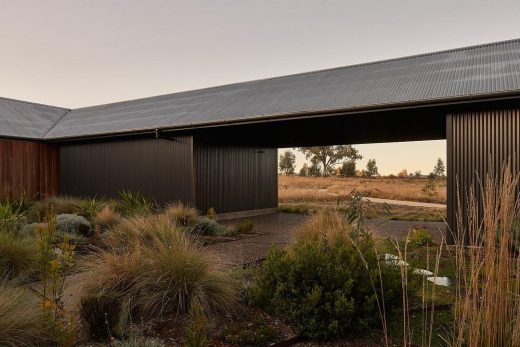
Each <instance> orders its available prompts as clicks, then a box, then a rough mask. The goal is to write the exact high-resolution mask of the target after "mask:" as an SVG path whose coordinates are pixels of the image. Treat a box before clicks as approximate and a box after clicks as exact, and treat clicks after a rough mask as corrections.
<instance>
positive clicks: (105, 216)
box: [94, 205, 121, 230]
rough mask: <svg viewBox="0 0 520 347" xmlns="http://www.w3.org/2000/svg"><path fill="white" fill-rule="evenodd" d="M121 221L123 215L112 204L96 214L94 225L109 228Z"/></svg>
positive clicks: (104, 228) (103, 228)
mask: <svg viewBox="0 0 520 347" xmlns="http://www.w3.org/2000/svg"><path fill="white" fill-rule="evenodd" d="M120 221H121V215H120V214H119V212H117V211H116V209H115V208H114V207H112V206H110V205H106V206H104V207H103V208H102V209H101V210H99V211H98V212H97V213H96V214H95V216H94V225H95V226H97V227H99V228H101V229H102V230H107V229H108V228H110V227H112V226H114V225H116V224H118V223H119V222H120Z"/></svg>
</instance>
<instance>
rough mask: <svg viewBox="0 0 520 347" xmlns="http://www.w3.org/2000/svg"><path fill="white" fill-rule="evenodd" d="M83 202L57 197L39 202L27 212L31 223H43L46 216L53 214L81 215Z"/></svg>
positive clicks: (66, 197)
mask: <svg viewBox="0 0 520 347" xmlns="http://www.w3.org/2000/svg"><path fill="white" fill-rule="evenodd" d="M81 206H82V201H81V200H80V199H77V198H73V197H68V196H61V197H59V196H55V197H50V198H47V199H45V200H41V201H37V202H35V203H33V204H32V206H31V207H30V208H29V210H28V211H27V220H28V221H29V222H43V221H44V219H45V216H47V215H48V214H49V213H53V214H81V213H82V212H83V209H82V207H81Z"/></svg>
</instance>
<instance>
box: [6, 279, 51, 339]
mask: <svg viewBox="0 0 520 347" xmlns="http://www.w3.org/2000/svg"><path fill="white" fill-rule="evenodd" d="M41 335H42V330H41V321H40V310H39V302H38V298H37V297H36V296H35V295H34V294H33V293H32V292H31V291H29V290H28V289H25V288H23V287H15V286H12V285H9V284H7V283H6V282H0V346H33V345H37V343H38V341H39V338H40V336H41Z"/></svg>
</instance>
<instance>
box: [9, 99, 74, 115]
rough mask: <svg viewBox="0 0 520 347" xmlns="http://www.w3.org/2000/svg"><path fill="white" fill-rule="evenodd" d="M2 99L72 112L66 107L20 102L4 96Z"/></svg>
mask: <svg viewBox="0 0 520 347" xmlns="http://www.w3.org/2000/svg"><path fill="white" fill-rule="evenodd" d="M0 99H2V100H6V101H14V102H19V103H23V104H29V105H35V106H45V107H52V108H58V109H60V110H66V111H71V109H70V108H66V107H61V106H54V105H47V104H42V103H39V102H32V101H26V100H19V99H13V98H6V97H4V96H0Z"/></svg>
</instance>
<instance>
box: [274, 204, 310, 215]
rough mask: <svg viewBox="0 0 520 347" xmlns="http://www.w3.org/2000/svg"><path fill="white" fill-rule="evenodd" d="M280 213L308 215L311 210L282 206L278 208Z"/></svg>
mask: <svg viewBox="0 0 520 347" xmlns="http://www.w3.org/2000/svg"><path fill="white" fill-rule="evenodd" d="M278 211H280V212H282V213H296V214H308V213H309V208H308V207H307V206H302V205H281V206H279V207H278Z"/></svg>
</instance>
